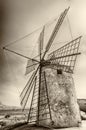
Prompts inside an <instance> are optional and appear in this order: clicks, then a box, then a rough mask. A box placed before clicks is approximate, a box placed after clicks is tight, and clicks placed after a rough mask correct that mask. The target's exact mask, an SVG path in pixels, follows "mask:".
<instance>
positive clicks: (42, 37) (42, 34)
mask: <svg viewBox="0 0 86 130" xmlns="http://www.w3.org/2000/svg"><path fill="white" fill-rule="evenodd" d="M44 29H45V26H44V27H43V30H42V32H41V33H40V36H39V39H38V40H39V55H40V53H42V51H43V42H44Z"/></svg>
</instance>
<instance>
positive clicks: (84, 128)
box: [0, 121, 86, 130]
mask: <svg viewBox="0 0 86 130" xmlns="http://www.w3.org/2000/svg"><path fill="white" fill-rule="evenodd" d="M0 130H86V121H82V124H80V126H79V127H72V128H62V129H61V128H60V129H54V128H46V127H38V126H29V125H28V124H16V125H13V126H8V127H4V128H1V129H0Z"/></svg>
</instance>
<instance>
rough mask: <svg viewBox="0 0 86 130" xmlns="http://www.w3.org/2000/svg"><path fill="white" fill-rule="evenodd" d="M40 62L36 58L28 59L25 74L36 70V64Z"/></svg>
mask: <svg viewBox="0 0 86 130" xmlns="http://www.w3.org/2000/svg"><path fill="white" fill-rule="evenodd" d="M37 64H38V63H37V62H36V61H34V60H28V61H27V66H26V72H25V75H27V74H29V73H30V72H32V71H34V70H35V68H36V65H37Z"/></svg>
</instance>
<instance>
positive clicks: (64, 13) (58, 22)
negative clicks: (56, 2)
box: [43, 7, 69, 58]
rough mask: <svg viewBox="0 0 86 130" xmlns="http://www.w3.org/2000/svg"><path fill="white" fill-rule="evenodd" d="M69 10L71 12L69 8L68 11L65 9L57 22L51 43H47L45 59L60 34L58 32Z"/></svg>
mask: <svg viewBox="0 0 86 130" xmlns="http://www.w3.org/2000/svg"><path fill="white" fill-rule="evenodd" d="M68 10H69V7H68V8H67V9H65V10H64V12H63V13H62V14H61V15H60V17H59V19H58V21H57V24H56V26H55V28H54V30H53V32H52V34H51V37H50V39H49V41H48V43H47V46H46V51H45V53H44V55H43V58H44V57H45V54H46V52H48V51H49V49H50V47H51V45H52V43H53V41H54V39H55V37H56V34H57V33H58V31H59V29H60V27H61V25H62V23H63V21H64V18H65V16H66V14H67V12H68Z"/></svg>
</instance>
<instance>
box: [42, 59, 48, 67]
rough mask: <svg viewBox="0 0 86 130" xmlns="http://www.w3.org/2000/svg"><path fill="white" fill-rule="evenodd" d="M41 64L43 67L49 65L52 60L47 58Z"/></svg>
mask: <svg viewBox="0 0 86 130" xmlns="http://www.w3.org/2000/svg"><path fill="white" fill-rule="evenodd" d="M40 65H41V66H42V67H43V66H48V65H50V61H46V60H42V61H41V63H40Z"/></svg>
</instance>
